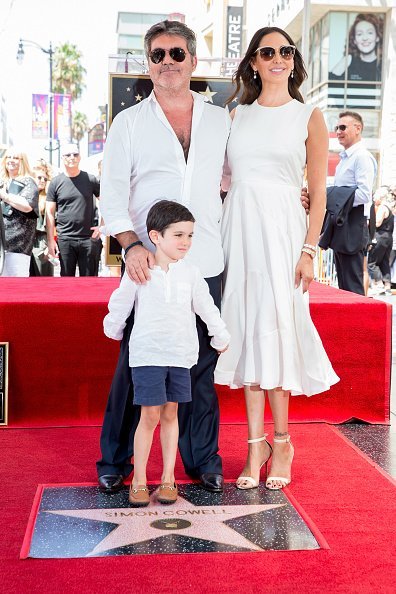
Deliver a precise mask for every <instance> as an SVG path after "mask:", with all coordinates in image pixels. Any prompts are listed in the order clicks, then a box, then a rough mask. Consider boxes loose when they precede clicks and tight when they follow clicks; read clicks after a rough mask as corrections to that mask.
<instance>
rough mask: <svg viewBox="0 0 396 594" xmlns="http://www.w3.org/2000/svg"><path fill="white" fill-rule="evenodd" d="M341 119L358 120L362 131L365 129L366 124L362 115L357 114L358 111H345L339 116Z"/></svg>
mask: <svg viewBox="0 0 396 594" xmlns="http://www.w3.org/2000/svg"><path fill="white" fill-rule="evenodd" d="M338 117H339V118H348V117H349V118H353V119H354V120H356V121H357V122H359V124H360V125H361V127H362V130H363V128H364V123H363V118H362V116H361V115H360V113H357V111H343V112H341V113H340V115H339V116H338Z"/></svg>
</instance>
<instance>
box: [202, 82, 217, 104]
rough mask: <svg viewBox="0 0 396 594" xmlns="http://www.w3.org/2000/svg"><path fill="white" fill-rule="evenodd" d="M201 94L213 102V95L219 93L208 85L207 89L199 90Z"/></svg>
mask: <svg viewBox="0 0 396 594" xmlns="http://www.w3.org/2000/svg"><path fill="white" fill-rule="evenodd" d="M199 94H200V95H203V96H204V97H206V100H207V101H209V102H210V103H213V97H214V96H215V95H217V91H211V90H210V88H209V86H208V85H207V86H206V90H205V91H199Z"/></svg>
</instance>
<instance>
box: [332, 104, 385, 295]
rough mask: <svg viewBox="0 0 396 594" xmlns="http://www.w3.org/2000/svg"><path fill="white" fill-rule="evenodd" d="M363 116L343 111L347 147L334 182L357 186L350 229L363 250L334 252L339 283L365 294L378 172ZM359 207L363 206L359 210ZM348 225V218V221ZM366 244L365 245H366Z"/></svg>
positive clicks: (341, 137)
mask: <svg viewBox="0 0 396 594" xmlns="http://www.w3.org/2000/svg"><path fill="white" fill-rule="evenodd" d="M362 131H363V119H362V117H361V116H360V114H358V113H356V112H353V111H345V112H343V113H340V116H339V120H338V124H337V125H336V127H335V132H336V134H337V138H338V141H339V143H340V144H341V145H342V146H343V147H344V150H343V151H341V153H340V162H339V163H338V165H337V168H336V172H335V177H334V185H335V186H349V187H352V186H356V191H355V197H354V202H353V211H354V217H353V220H354V221H360V219H361V224H360V223H359V224H358V225H356V224H354V226H353V228H351V229H350V232H351V233H353V234H354V235H355V234H359V235H360V236H361V237H359V238H356V237H355V236H354V238H353V239H354V242H355V241H356V239H361V241H360V243H361V245H362V249H360V250H359V251H358V252H356V253H341V252H336V251H335V252H334V259H335V264H336V270H337V277H338V286H339V288H340V289H344V290H345V291H351V292H352V293H358V294H360V295H364V286H363V261H364V256H365V253H366V249H367V244H368V240H369V237H368V229H367V219H368V218H369V216H370V206H371V202H372V192H373V186H374V181H375V177H376V174H377V163H376V161H375V159H374V157H373V155H372V154H371V153H370V152H369V151H368V150H367V149H366V148H365V146H364V143H363V141H362ZM355 209H359V212H358V211H357V210H356V211H355ZM344 224H345V225H347V224H348V221H346V223H344ZM363 246H364V247H363Z"/></svg>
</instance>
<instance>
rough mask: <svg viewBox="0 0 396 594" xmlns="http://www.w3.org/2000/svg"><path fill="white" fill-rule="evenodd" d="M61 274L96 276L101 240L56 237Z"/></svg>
mask: <svg viewBox="0 0 396 594" xmlns="http://www.w3.org/2000/svg"><path fill="white" fill-rule="evenodd" d="M58 247H59V260H60V265H61V272H60V274H61V276H76V268H77V264H78V270H79V274H80V276H98V269H99V260H100V253H101V251H102V240H101V239H92V238H91V237H83V238H77V237H58Z"/></svg>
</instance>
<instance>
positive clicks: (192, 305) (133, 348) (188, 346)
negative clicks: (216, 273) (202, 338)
mask: <svg viewBox="0 0 396 594" xmlns="http://www.w3.org/2000/svg"><path fill="white" fill-rule="evenodd" d="M134 306H135V320H134V325H133V328H132V332H131V337H130V341H129V366H130V367H141V366H144V365H159V366H173V367H186V368H190V367H192V366H193V365H195V363H196V362H197V359H198V349H199V346H198V334H197V328H196V321H195V314H197V315H199V316H200V318H202V320H203V321H204V322H205V324H206V325H207V327H208V332H209V336H212V337H213V338H212V339H211V341H210V344H211V345H212V347H213V348H214V349H217V350H223V349H224V348H225V347H226V346H227V345H228V343H229V341H230V335H229V333H228V331H227V329H226V326H225V323H224V322H223V320H222V319H221V317H220V312H219V310H218V308H217V307H216V306H215V304H214V302H213V299H212V297H211V295H210V293H209V288H208V284H207V283H206V281H205V280H204V278H203V276H202V275H201V273H200V272H199V270H198V268H197V267H196V266H194V265H192V264H188V263H187V262H185V261H184V259H183V260H179V261H178V262H176V263H175V264H169V269H168V271H167V272H165V271H164V270H162V269H161V268H160V267H159V266H155V267H154V269H153V270H151V280H150V282H148V283H147V284H145V285H137V284H136V283H135V282H134V281H133V280H131V279H130V278H129V276H128V275H127V274H124V276H123V277H122V280H121V284H120V286H119V287H118V289H116V290H115V291H114V292H113V294H112V295H111V297H110V301H109V313H108V314H107V316H106V317H105V319H104V321H103V327H104V332H105V334H106V336H108V337H109V338H114V339H115V340H121V339H122V336H123V331H124V328H125V324H126V320H127V318H128V317H129V315H130V313H131V311H132V308H133V307H134Z"/></svg>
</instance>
